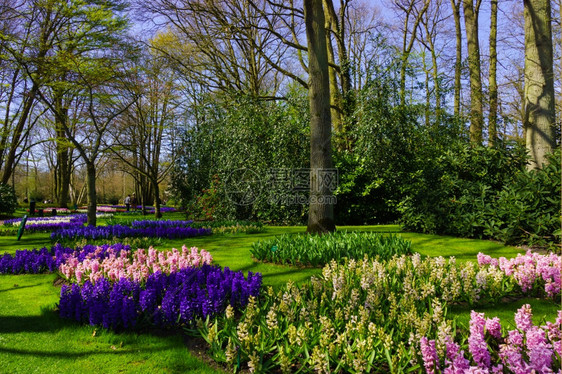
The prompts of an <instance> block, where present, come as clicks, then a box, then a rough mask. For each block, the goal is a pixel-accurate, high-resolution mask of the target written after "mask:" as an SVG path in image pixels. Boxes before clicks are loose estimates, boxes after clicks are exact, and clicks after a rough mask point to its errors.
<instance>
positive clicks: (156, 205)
mask: <svg viewBox="0 0 562 374" xmlns="http://www.w3.org/2000/svg"><path fill="white" fill-rule="evenodd" d="M151 184H152V190H153V193H154V217H155V218H162V212H161V210H160V186H158V181H157V180H156V178H153V180H152V183H151Z"/></svg>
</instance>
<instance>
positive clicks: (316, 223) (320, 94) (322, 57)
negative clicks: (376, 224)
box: [304, 0, 336, 233]
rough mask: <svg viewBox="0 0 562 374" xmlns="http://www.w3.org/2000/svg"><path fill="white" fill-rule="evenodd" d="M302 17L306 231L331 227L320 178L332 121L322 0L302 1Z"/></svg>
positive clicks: (326, 165)
mask: <svg viewBox="0 0 562 374" xmlns="http://www.w3.org/2000/svg"><path fill="white" fill-rule="evenodd" d="M304 20H305V26H306V36H307V41H308V60H309V63H308V69H309V85H308V87H309V89H308V97H309V102H310V168H311V172H310V202H309V212H308V227H307V232H309V233H323V232H330V231H335V229H336V226H335V224H334V206H333V201H332V200H331V198H332V197H333V196H332V191H331V190H330V186H329V185H328V184H327V183H324V180H323V178H322V176H323V173H324V172H329V171H330V170H332V124H331V118H330V89H329V87H330V80H329V77H328V70H329V69H328V53H327V46H326V34H325V30H324V11H323V8H322V0H305V1H304Z"/></svg>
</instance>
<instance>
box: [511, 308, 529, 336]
mask: <svg viewBox="0 0 562 374" xmlns="http://www.w3.org/2000/svg"><path fill="white" fill-rule="evenodd" d="M532 318H533V313H532V311H531V306H530V305H529V304H525V305H523V306H522V307H521V309H519V310H518V311H517V313H515V325H516V326H517V328H518V329H519V330H521V331H523V332H525V331H527V330H529V329H530V328H531V327H532V326H533V319H532Z"/></svg>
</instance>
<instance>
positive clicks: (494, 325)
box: [486, 317, 502, 339]
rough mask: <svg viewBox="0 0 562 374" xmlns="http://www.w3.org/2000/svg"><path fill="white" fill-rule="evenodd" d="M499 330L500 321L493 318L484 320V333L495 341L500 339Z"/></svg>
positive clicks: (500, 333)
mask: <svg viewBox="0 0 562 374" xmlns="http://www.w3.org/2000/svg"><path fill="white" fill-rule="evenodd" d="M501 328H502V326H501V324H500V319H499V318H498V317H494V318H492V319H490V318H487V319H486V331H488V333H489V334H490V335H491V336H492V337H494V338H495V339H500V338H501V336H502V332H501Z"/></svg>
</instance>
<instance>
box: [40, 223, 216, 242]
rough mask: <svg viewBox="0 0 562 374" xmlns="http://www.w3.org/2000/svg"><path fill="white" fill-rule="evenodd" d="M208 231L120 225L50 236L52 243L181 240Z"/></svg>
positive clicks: (207, 230) (208, 232)
mask: <svg viewBox="0 0 562 374" xmlns="http://www.w3.org/2000/svg"><path fill="white" fill-rule="evenodd" d="M210 234H211V230H209V229H194V228H191V227H145V228H131V227H128V226H122V225H111V226H97V227H90V226H87V227H79V228H73V229H67V230H60V231H57V232H53V233H52V234H51V240H52V241H61V240H68V239H70V240H73V239H79V238H85V239H92V240H98V239H111V238H114V237H115V238H124V237H129V238H131V237H134V238H138V237H141V238H144V237H147V238H153V237H159V238H167V239H181V238H190V237H195V236H201V235H210Z"/></svg>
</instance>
